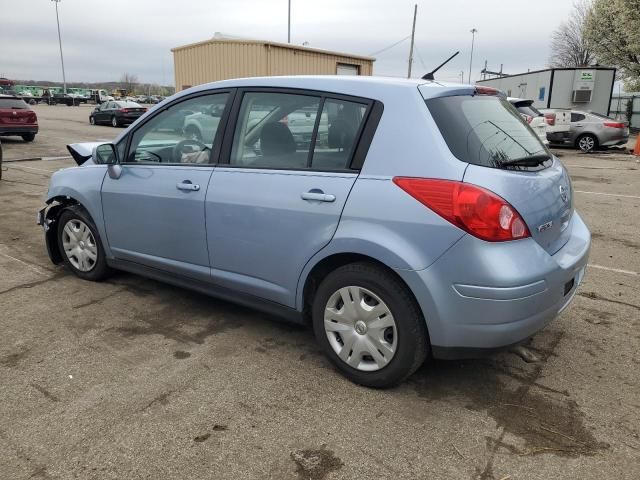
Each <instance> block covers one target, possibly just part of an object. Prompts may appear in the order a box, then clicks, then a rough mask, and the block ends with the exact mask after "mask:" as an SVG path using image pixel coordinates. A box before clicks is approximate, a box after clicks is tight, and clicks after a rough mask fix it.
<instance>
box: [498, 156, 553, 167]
mask: <svg viewBox="0 0 640 480" xmlns="http://www.w3.org/2000/svg"><path fill="white" fill-rule="evenodd" d="M547 160H551V155H549V154H548V153H536V154H534V155H527V156H526V157H520V158H514V159H512V160H507V161H504V162H500V164H501V165H540V164H541V163H544V162H546V161H547Z"/></svg>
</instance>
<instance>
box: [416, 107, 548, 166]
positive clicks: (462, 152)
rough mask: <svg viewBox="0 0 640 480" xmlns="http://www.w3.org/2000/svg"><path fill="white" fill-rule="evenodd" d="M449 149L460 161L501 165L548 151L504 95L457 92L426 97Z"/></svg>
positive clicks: (546, 153)
mask: <svg viewBox="0 0 640 480" xmlns="http://www.w3.org/2000/svg"><path fill="white" fill-rule="evenodd" d="M427 106H428V107H429V111H430V112H431V115H432V116H433V118H434V120H435V122H436V124H437V126H438V128H439V130H440V133H441V134H442V136H443V138H444V140H445V141H446V143H447V146H448V147H449V150H451V153H453V155H454V156H455V157H457V158H458V159H459V160H462V161H463V162H467V163H472V164H475V165H481V166H485V167H493V168H501V167H503V166H504V165H507V164H509V163H511V162H515V161H518V160H521V159H527V158H535V157H536V156H544V155H548V152H547V150H546V148H545V147H544V145H543V144H542V142H541V141H540V139H539V138H538V136H537V135H536V134H535V133H534V132H533V130H531V128H530V127H529V126H528V125H527V124H526V123H525V122H524V121H523V120H522V117H521V115H520V113H519V112H518V111H517V110H516V109H515V108H514V107H513V106H512V105H511V104H510V103H509V102H508V101H507V100H506V99H505V98H502V97H498V96H493V95H474V96H470V95H460V96H450V97H440V98H433V99H429V100H427Z"/></svg>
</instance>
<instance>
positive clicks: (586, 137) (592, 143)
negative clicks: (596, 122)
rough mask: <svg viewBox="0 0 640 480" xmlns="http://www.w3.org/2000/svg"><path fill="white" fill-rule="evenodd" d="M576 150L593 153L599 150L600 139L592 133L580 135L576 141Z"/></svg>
mask: <svg viewBox="0 0 640 480" xmlns="http://www.w3.org/2000/svg"><path fill="white" fill-rule="evenodd" d="M576 148H578V149H579V150H580V151H582V152H584V153H589V152H593V151H594V150H597V149H598V138H597V137H596V136H595V135H592V134H591V133H585V134H583V135H580V136H579V137H578V138H577V139H576Z"/></svg>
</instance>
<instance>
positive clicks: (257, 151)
mask: <svg viewBox="0 0 640 480" xmlns="http://www.w3.org/2000/svg"><path fill="white" fill-rule="evenodd" d="M319 107H320V97H315V96H310V95H294V94H286V93H265V92H249V93H246V94H245V95H244V97H243V99H242V105H241V107H240V113H239V115H238V122H237V125H236V130H235V134H234V138H233V147H232V149H231V159H230V164H231V165H237V166H243V167H255V168H292V169H301V168H307V165H308V163H309V158H310V155H309V152H310V149H311V140H312V137H313V131H314V128H315V124H316V117H317V116H318V110H319Z"/></svg>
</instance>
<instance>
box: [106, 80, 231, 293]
mask: <svg viewBox="0 0 640 480" xmlns="http://www.w3.org/2000/svg"><path fill="white" fill-rule="evenodd" d="M229 95H230V92H228V91H216V92H215V93H207V94H200V95H198V96H191V97H189V98H187V99H184V100H180V101H177V102H175V103H174V104H171V105H169V106H168V107H166V108H164V109H162V110H161V111H160V112H158V113H157V114H156V115H155V116H153V117H151V118H149V119H148V120H147V121H145V122H144V123H142V124H140V125H139V126H138V127H137V128H136V129H135V130H133V131H132V132H131V133H130V134H129V136H130V138H129V139H128V147H127V148H126V149H125V154H124V158H122V159H120V166H121V174H120V175H119V176H118V178H112V177H111V176H109V175H107V176H106V177H105V180H104V183H103V185H102V207H103V212H104V219H105V230H106V232H107V239H108V242H109V246H110V248H111V251H112V252H113V254H114V256H115V257H116V258H117V259H118V260H121V261H128V262H135V263H138V264H142V265H145V266H149V267H154V268H158V269H161V270H164V271H168V272H172V273H177V274H180V275H184V276H188V277H191V278H196V279H200V280H206V281H208V280H210V266H209V254H208V250H207V238H206V229H205V211H204V207H205V205H204V200H205V194H206V192H207V185H208V184H209V180H210V177H211V173H212V172H213V169H214V163H215V161H216V159H217V157H218V155H219V151H220V148H219V144H220V142H221V139H222V136H221V135H222V133H221V129H220V128H218V129H216V130H215V131H210V135H209V136H208V137H206V138H203V139H202V141H197V140H193V139H190V138H187V137H186V136H185V135H184V133H183V132H176V131H175V129H174V128H173V126H174V125H175V119H174V118H173V117H174V116H175V115H179V114H180V113H179V112H180V110H181V109H183V108H190V109H192V110H194V111H204V110H205V109H209V108H211V105H213V104H216V105H221V106H225V105H226V104H227V100H228V98H229ZM223 123H224V122H223V121H221V122H220V124H219V125H222V124H223Z"/></svg>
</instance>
